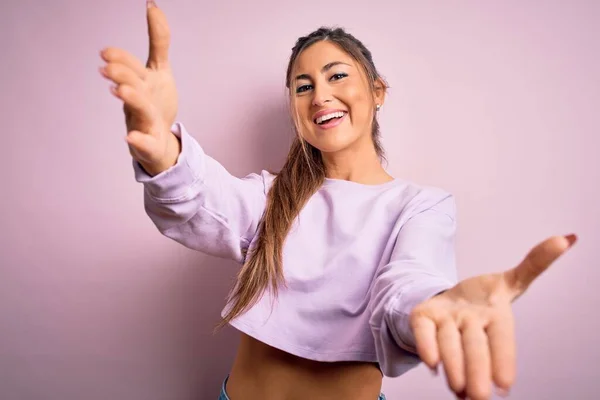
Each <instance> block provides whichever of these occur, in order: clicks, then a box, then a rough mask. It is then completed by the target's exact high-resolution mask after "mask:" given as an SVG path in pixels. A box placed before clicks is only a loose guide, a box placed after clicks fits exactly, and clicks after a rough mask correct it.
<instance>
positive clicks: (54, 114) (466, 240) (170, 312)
mask: <svg viewBox="0 0 600 400" xmlns="http://www.w3.org/2000/svg"><path fill="white" fill-rule="evenodd" d="M159 5H160V6H162V7H163V8H164V9H165V10H166V12H167V14H168V17H169V20H170V23H171V27H172V34H173V41H174V42H173V45H172V53H171V54H172V61H173V64H174V68H175V73H176V77H177V79H178V83H179V90H180V94H181V109H180V113H179V119H180V120H182V121H183V122H184V123H185V124H186V126H187V127H188V128H189V130H190V131H191V132H192V134H193V135H194V136H195V137H196V138H197V139H198V140H199V141H200V142H201V143H202V145H203V146H204V147H205V149H206V151H207V152H208V153H210V154H211V155H212V156H214V157H215V158H217V159H218V160H220V161H221V162H222V163H223V164H224V165H225V166H226V167H227V168H228V169H229V170H230V171H231V172H232V173H234V174H236V175H245V174H247V173H250V172H252V171H258V170H260V169H263V168H265V169H266V168H278V167H279V166H280V165H281V163H282V160H283V157H284V155H285V153H286V150H287V146H288V144H289V141H290V129H289V125H288V117H287V115H286V114H285V106H284V95H285V91H284V73H285V66H286V63H287V58H288V56H289V54H290V50H291V47H292V46H293V44H294V42H295V40H296V38H297V37H298V36H300V35H304V34H306V33H308V32H310V31H312V30H313V29H316V28H317V27H319V26H320V25H322V24H338V25H341V26H344V27H346V28H347V29H348V30H349V31H350V32H351V33H353V34H355V35H356V36H357V37H358V38H360V39H361V40H363V41H364V43H365V44H366V45H367V46H369V47H370V49H371V50H372V52H373V54H374V57H375V62H376V64H377V66H378V68H379V69H380V71H381V72H382V73H383V74H384V75H385V77H386V78H387V79H388V81H389V83H390V85H391V90H390V92H389V97H388V100H387V102H386V104H385V106H384V107H383V109H382V112H381V124H382V130H383V134H384V143H385V146H386V148H387V153H388V158H389V160H390V165H389V168H390V170H391V172H392V173H393V174H394V175H396V176H398V177H402V178H406V179H411V180H414V181H417V182H420V183H423V184H431V185H438V186H442V187H444V188H445V189H447V190H449V191H451V192H453V193H454V194H455V195H456V196H457V201H458V207H459V232H458V257H459V270H460V275H461V277H467V276H472V275H475V274H480V273H486V272H492V271H499V270H502V269H505V268H509V267H512V266H513V265H515V264H516V263H517V262H519V261H520V260H521V258H522V256H523V255H524V254H525V253H526V251H527V250H528V249H529V248H530V247H531V246H533V245H534V244H535V243H537V242H538V241H539V240H542V239H544V238H545V237H546V236H549V235H553V234H563V233H569V232H572V231H574V232H576V233H578V234H579V235H580V242H579V243H578V244H577V246H576V247H575V248H574V249H573V250H572V251H571V252H570V253H568V254H567V255H566V256H564V258H562V259H560V261H559V262H557V263H556V264H555V265H554V266H553V268H552V269H551V270H550V271H548V272H547V273H546V274H544V275H543V276H542V277H541V278H540V279H539V280H538V281H537V282H536V283H535V285H533V286H532V287H531V288H530V290H529V292H528V293H527V294H526V295H525V296H524V297H523V298H521V299H520V300H519V301H518V302H517V303H515V306H514V310H515V313H516V318H517V332H516V334H517V341H518V356H519V359H518V378H517V382H516V384H515V386H514V389H513V393H512V398H514V399H592V398H597V394H595V389H596V388H597V387H598V383H597V382H598V378H599V374H598V365H599V362H600V346H598V345H597V342H596V339H597V333H596V328H597V326H598V320H599V313H598V308H599V306H600V301H599V300H600V295H599V293H600V290H598V283H599V282H600V279H599V278H600V272H598V271H599V268H598V267H599V266H598V263H597V258H596V257H593V255H592V251H593V249H594V246H596V248H597V246H598V242H599V235H598V226H599V223H600V211H599V210H600V208H599V207H598V186H599V183H600V161H599V159H598V149H599V148H600V139H598V135H599V134H600V132H599V130H598V113H597V107H598V105H599V104H600V78H599V73H598V71H600V56H599V55H598V54H600V46H599V44H598V43H599V40H598V38H599V37H600V29H599V28H598V26H599V25H598V22H597V21H598V17H599V15H600V3H598V2H594V1H587V2H584V1H572V2H567V1H544V2H542V1H528V2H523V1H516V0H514V1H495V2H492V1H487V2H483V1H419V2H416V1H415V2H409V1H401V2H398V1H394V2H392V1H389V2H382V1H378V2H371V3H369V2H367V1H365V0H363V1H357V0H346V1H343V2H322V1H317V0H306V1H302V2H289V1H286V2H282V1H276V0H268V1H262V2H242V1H229V2H225V1H210V2H209V1H190V0H188V1H184V0H181V1H175V0H163V1H161V2H159ZM0 16H1V18H2V23H1V24H0V45H1V49H2V50H1V51H2V62H1V63H0V68H1V71H2V74H1V78H0V79H1V80H0V84H1V88H2V96H1V97H0V99H1V103H0V105H1V107H0V110H1V111H0V112H1V113H2V118H1V121H2V123H3V127H2V133H1V135H2V136H1V137H2V149H3V154H2V166H3V167H2V168H1V169H0V182H2V183H1V186H0V192H1V194H2V195H1V197H0V210H1V211H0V213H1V214H0V221H1V223H2V229H1V230H0V246H1V247H0V265H1V270H0V274H1V275H0V398H2V399H3V400H14V399H89V400H95V399H98V400H101V399H102V400H104V399H144V400H159V399H169V400H178V399H181V400H183V399H190V400H191V399H216V397H217V395H218V391H219V386H220V383H221V380H222V379H223V378H224V377H225V375H226V374H227V372H228V368H229V365H230V362H231V360H232V357H233V354H234V348H235V343H236V333H235V332H234V331H233V330H231V329H226V330H225V331H223V332H222V333H220V334H218V335H217V336H213V335H212V333H211V331H212V327H213V325H214V324H215V323H216V322H217V317H218V314H219V311H220V309H221V307H222V306H223V300H224V297H225V295H226V293H227V289H228V287H229V285H230V284H231V282H232V278H233V276H234V273H235V270H236V268H237V267H236V265H235V264H234V263H232V262H227V261H223V260H218V259H215V258H211V257H208V256H204V255H202V254H199V253H196V252H193V251H191V250H188V249H186V248H184V247H183V246H180V245H178V244H177V243H175V242H172V241H170V240H169V239H167V238H165V237H162V236H161V235H160V234H159V233H158V232H157V230H156V229H155V228H154V226H153V225H152V223H151V221H150V220H149V218H148V217H147V216H146V215H145V213H144V209H143V203H142V187H141V186H140V185H138V184H137V183H135V181H134V179H133V172H132V169H131V165H130V156H129V153H128V151H127V149H126V145H125V142H124V140H123V138H124V135H125V131H124V123H123V117H122V114H121V105H120V104H119V103H118V101H117V100H116V99H115V98H113V97H112V96H111V95H110V93H109V90H108V87H109V85H108V83H107V82H106V81H105V80H103V79H102V78H101V77H100V75H99V74H98V72H97V68H98V67H99V66H100V65H102V63H101V61H100V58H99V56H98V52H99V50H100V49H101V48H103V47H104V46H108V45H112V46H119V47H123V48H126V49H129V50H130V51H131V52H133V53H134V54H135V55H137V56H138V57H140V58H142V59H144V60H145V57H146V51H147V38H146V25H145V24H146V21H145V11H144V1H143V0H136V1H131V0H129V1H122V0H120V1H117V0H105V1H95V2H92V1H68V0H53V1H41V0H39V1H32V0H25V1H23V0H21V1H19V2H15V1H10V2H9V1H6V2H4V1H3V2H2V3H1V5H0ZM384 389H385V392H386V393H387V395H388V398H390V399H392V400H394V399H403V398H405V399H445V398H447V399H450V398H452V396H451V394H450V393H449V391H448V389H447V388H446V383H445V380H444V378H443V376H440V377H438V378H434V377H432V376H431V375H430V374H429V372H428V371H427V370H426V369H425V368H423V367H419V368H417V369H416V370H413V371H411V372H410V373H408V374H407V375H405V376H404V377H402V378H400V379H395V380H387V379H386V380H385V381H384Z"/></svg>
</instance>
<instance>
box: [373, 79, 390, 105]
mask: <svg viewBox="0 0 600 400" xmlns="http://www.w3.org/2000/svg"><path fill="white" fill-rule="evenodd" d="M374 86H375V93H374V95H375V96H374V98H375V104H379V105H380V106H383V103H384V102H385V95H386V93H387V85H386V84H385V82H384V81H383V79H381V78H377V79H375V85H374Z"/></svg>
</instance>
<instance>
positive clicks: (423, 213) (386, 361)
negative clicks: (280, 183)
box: [133, 123, 457, 377]
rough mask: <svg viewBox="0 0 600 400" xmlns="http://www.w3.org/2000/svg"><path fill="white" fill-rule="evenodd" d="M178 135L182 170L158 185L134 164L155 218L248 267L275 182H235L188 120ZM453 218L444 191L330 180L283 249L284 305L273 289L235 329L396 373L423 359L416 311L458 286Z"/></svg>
mask: <svg viewBox="0 0 600 400" xmlns="http://www.w3.org/2000/svg"><path fill="white" fill-rule="evenodd" d="M172 130H173V132H174V133H175V134H176V135H177V136H178V137H179V138H180V139H181V144H182V152H181V154H180V156H179V158H178V161H177V163H176V165H174V166H173V167H171V168H170V169H168V170H166V171H164V172H162V173H160V174H159V175H156V176H154V177H150V176H149V175H148V174H147V173H146V172H145V171H144V170H143V169H142V168H141V167H140V165H139V164H138V163H137V162H135V161H134V162H133V166H134V171H135V178H136V180H137V181H138V182H141V183H143V185H144V199H145V209H146V212H147V213H148V215H149V216H150V218H151V219H152V221H153V222H154V224H155V225H156V227H157V228H158V229H159V231H160V232H161V233H162V234H163V235H165V236H167V237H169V238H171V239H173V240H176V241H177V242H179V243H181V244H183V245H185V246H186V247H189V248H191V249H195V250H198V251H201V252H203V253H206V254H210V255H214V256H218V257H224V258H231V259H234V260H236V261H238V262H239V263H243V262H244V251H245V250H246V249H247V248H248V247H249V246H250V245H251V244H252V243H253V241H254V240H256V239H257V235H256V233H257V227H258V223H259V221H260V219H261V217H262V214H263V211H264V207H265V202H266V194H267V192H268V190H269V188H270V186H271V184H272V182H273V179H274V176H273V175H271V174H270V173H268V172H265V171H263V172H262V173H261V174H250V175H248V176H246V177H245V178H241V179H240V178H237V177H234V176H232V175H231V174H229V173H228V172H227V170H226V169H225V168H224V167H223V166H222V165H221V164H219V163H218V162H217V161H215V160H214V159H212V158H211V157H209V156H208V155H206V154H205V153H204V151H203V150H202V148H201V147H200V145H199V144H198V142H197V141H196V140H195V139H194V138H193V137H192V136H191V135H190V134H189V133H188V132H187V131H186V130H185V127H184V126H183V124H181V123H175V124H174V125H173V128H172ZM455 214H456V210H455V203H454V198H453V197H452V196H451V195H450V194H448V193H447V192H445V191H443V190H440V189H437V188H433V187H424V186H418V185H415V184H413V183H411V182H408V181H404V180H399V179H395V180H393V181H390V182H387V183H384V184H380V185H363V184H359V183H355V182H350V181H344V180H337V179H326V180H325V182H324V184H323V185H322V187H321V188H320V189H319V190H318V191H317V192H316V193H315V194H314V195H313V196H312V197H311V198H310V200H309V201H308V203H307V204H306V206H305V207H304V208H303V209H302V211H301V212H300V214H299V216H298V218H297V219H296V221H295V222H294V224H293V225H292V228H291V231H290V233H289V235H288V237H287V239H286V241H285V246H284V254H283V268H284V274H285V279H286V282H287V287H285V288H282V289H281V290H280V292H279V296H278V298H277V300H276V301H275V302H273V301H272V298H271V296H270V293H269V291H267V292H265V294H264V295H263V297H262V298H261V300H260V301H259V302H258V303H257V304H256V305H255V306H254V307H252V308H251V309H250V310H249V311H247V312H246V313H245V314H243V315H242V316H240V317H238V318H237V319H235V320H234V321H232V325H233V326H234V327H235V328H237V329H239V330H240V331H242V332H245V333H246V334H248V335H250V336H253V337H254V338H256V339H258V340H260V341H262V342H264V343H266V344H268V345H270V346H273V347H276V348H279V349H281V350H283V351H286V352H288V353H291V354H294V355H297V356H299V357H304V358H308V359H312V360H317V361H369V362H378V363H379V364H380V366H381V369H382V371H383V373H384V375H386V376H390V377H394V376H399V375H400V374H402V373H404V372H406V371H408V370H409V369H411V368H413V367H415V366H416V365H418V363H419V358H418V357H417V356H416V355H415V351H416V350H415V347H414V346H415V343H414V336H413V334H412V332H411V329H410V326H409V323H408V317H409V315H410V312H411V310H412V309H413V307H414V306H415V305H417V304H419V303H420V302H422V301H424V300H426V299H428V298H430V297H431V296H434V295H435V294H437V293H439V292H441V291H443V290H446V289H449V288H450V287H452V286H454V285H455V284H456V282H457V275H456V267H455V255H454V234H455V229H456V221H455ZM226 309H227V305H226V306H225V309H224V310H223V312H225V310H226Z"/></svg>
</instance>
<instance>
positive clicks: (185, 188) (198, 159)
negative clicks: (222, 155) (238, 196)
mask: <svg viewBox="0 0 600 400" xmlns="http://www.w3.org/2000/svg"><path fill="white" fill-rule="evenodd" d="M171 132H172V133H173V134H174V135H175V136H177V137H178V138H179V140H180V141H181V153H180V154H179V157H178V158H177V162H176V163H175V165H173V166H171V167H170V168H169V169H167V170H165V171H163V172H161V173H160V174H157V175H155V176H150V175H149V174H148V173H147V172H146V171H145V170H144V168H143V167H142V166H141V165H140V163H139V162H137V161H136V160H132V161H133V170H134V174H135V180H136V181H137V182H140V183H142V184H143V185H144V188H145V190H146V192H147V193H148V194H149V195H150V196H151V197H152V198H154V199H155V200H163V201H174V200H179V199H181V198H184V197H187V196H189V195H191V190H190V189H191V188H192V187H193V186H194V185H195V184H198V183H199V182H200V177H201V176H204V174H203V173H204V163H203V160H204V159H203V155H204V154H203V151H202V149H201V148H200V145H199V144H198V143H197V142H196V141H195V140H194V139H193V138H192V137H191V136H190V134H189V133H188V132H187V130H186V129H185V126H184V125H183V124H182V123H181V122H175V123H174V124H173V125H172V126H171Z"/></svg>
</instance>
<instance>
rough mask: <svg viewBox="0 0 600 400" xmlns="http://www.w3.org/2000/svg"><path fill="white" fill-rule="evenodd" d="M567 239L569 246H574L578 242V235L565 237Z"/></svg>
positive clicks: (572, 234)
mask: <svg viewBox="0 0 600 400" xmlns="http://www.w3.org/2000/svg"><path fill="white" fill-rule="evenodd" d="M565 239H567V241H568V242H569V246H572V245H573V244H574V243H575V242H576V241H577V235H575V234H574V233H571V234H568V235H565Z"/></svg>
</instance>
